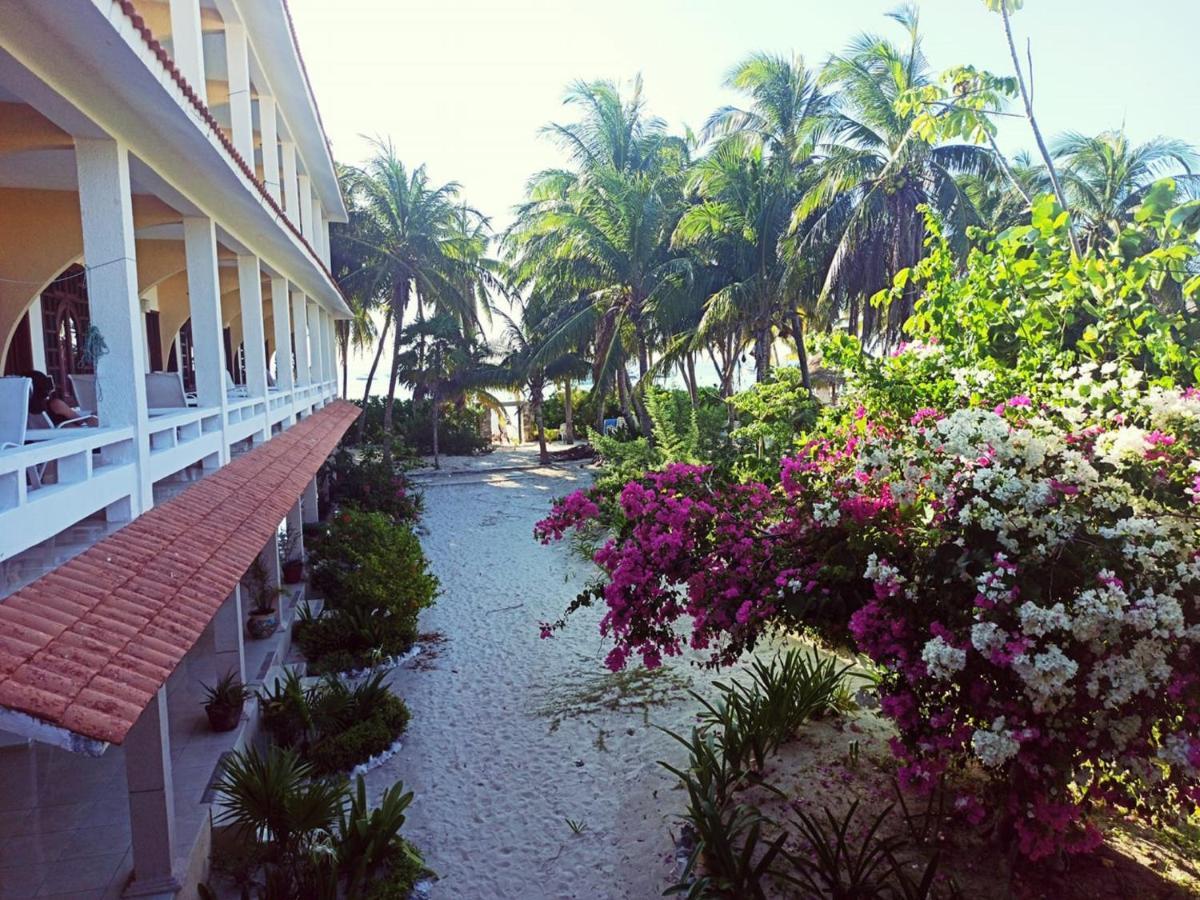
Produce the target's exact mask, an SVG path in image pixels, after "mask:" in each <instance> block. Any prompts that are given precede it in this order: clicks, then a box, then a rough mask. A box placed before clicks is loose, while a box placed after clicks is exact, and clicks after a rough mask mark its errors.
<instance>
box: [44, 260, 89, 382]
mask: <svg viewBox="0 0 1200 900" xmlns="http://www.w3.org/2000/svg"><path fill="white" fill-rule="evenodd" d="M90 324H91V315H90V313H89V311H88V295H87V278H86V277H85V274H84V269H83V266H81V265H78V264H76V265H72V266H70V267H69V268H68V269H67V270H66V271H65V272H63V273H62V274H61V275H59V276H58V277H57V278H55V279H54V281H52V282H50V284H49V285H48V286H47V287H46V289H45V290H44V291H42V339H43V342H44V348H45V353H46V374H47V375H49V376H51V377H52V378H53V379H54V381H55V383H56V384H57V385H58V389H59V390H60V391H62V392H63V393H64V394H67V395H68V396H70V395H71V393H72V392H71V380H70V377H69V376H71V375H87V374H91V373H93V372H94V371H95V368H94V366H93V360H92V359H90V358H89V354H88V353H87V335H88V328H89V326H90ZM70 400H71V401H72V402H74V400H75V398H74V397H73V396H70Z"/></svg>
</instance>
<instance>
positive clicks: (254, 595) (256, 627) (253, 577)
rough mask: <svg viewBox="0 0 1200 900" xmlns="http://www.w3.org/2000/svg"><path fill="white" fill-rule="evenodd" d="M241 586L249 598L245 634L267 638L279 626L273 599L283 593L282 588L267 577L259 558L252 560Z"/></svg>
mask: <svg viewBox="0 0 1200 900" xmlns="http://www.w3.org/2000/svg"><path fill="white" fill-rule="evenodd" d="M242 587H243V589H244V590H245V592H246V595H247V596H248V598H249V600H250V618H249V619H247V620H246V634H247V635H248V636H249V637H251V638H253V639H254V640H262V639H263V638H269V637H270V636H271V635H273V634H274V633H275V629H277V628H278V627H279V611H278V609H277V608H276V605H275V601H276V600H277V599H278V598H279V597H280V596H281V595H283V594H284V593H286V592H285V591H284V590H283V589H282V588H278V587H276V586H275V585H273V584H271V583H270V582H269V580H268V579H267V567H266V566H265V565H263V562H262V560H261V559H256V560H254V562H253V563H251V564H250V568H249V569H248V570H247V571H246V577H245V578H244V579H243V580H242Z"/></svg>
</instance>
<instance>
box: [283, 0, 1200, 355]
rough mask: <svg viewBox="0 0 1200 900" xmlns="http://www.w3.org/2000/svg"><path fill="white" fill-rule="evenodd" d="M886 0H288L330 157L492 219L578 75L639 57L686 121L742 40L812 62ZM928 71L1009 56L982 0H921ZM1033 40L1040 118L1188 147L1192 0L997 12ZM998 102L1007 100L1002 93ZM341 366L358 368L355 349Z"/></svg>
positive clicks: (1052, 126)
mask: <svg viewBox="0 0 1200 900" xmlns="http://www.w3.org/2000/svg"><path fill="white" fill-rule="evenodd" d="M896 5H897V4H896V2H895V0H640V2H639V0H606V2H603V3H598V2H586V3H585V2H582V0H337V2H331V0H289V7H290V9H291V11H292V15H293V17H294V19H295V23H296V29H297V33H298V36H299V41H300V48H301V52H302V54H303V56H304V60H305V64H306V66H307V68H308V72H309V76H310V78H311V80H312V83H313V90H314V92H315V94H316V97H317V102H318V104H319V106H320V109H321V114H322V118H323V120H324V123H325V127H326V129H327V131H328V134H329V138H330V140H331V142H332V144H333V150H334V155H335V156H336V158H337V159H338V160H339V161H341V162H347V163H357V162H361V161H363V160H364V159H365V158H367V157H368V156H369V155H370V153H371V145H370V140H369V139H370V138H372V137H382V138H390V139H391V141H392V142H393V143H394V144H395V147H396V149H397V152H398V153H399V155H400V157H401V158H402V159H403V160H405V161H406V162H407V163H409V164H411V165H417V164H420V163H424V164H426V165H427V167H428V169H429V173H430V175H431V177H432V178H434V179H435V180H437V181H457V182H459V183H460V184H461V185H462V188H463V193H464V196H465V197H466V199H467V200H468V202H470V203H471V204H472V205H473V206H475V207H476V208H478V209H480V210H481V211H483V212H484V213H485V214H486V215H488V216H490V217H492V220H493V223H494V225H495V226H497V227H501V228H502V227H503V226H504V225H506V224H508V222H509V221H510V220H511V209H512V207H513V206H514V204H516V203H517V202H519V200H520V199H521V195H522V190H523V187H524V184H525V181H526V179H527V178H528V177H529V175H531V174H532V173H533V172H535V171H538V170H539V169H542V168H545V167H547V166H552V165H558V164H560V163H561V162H562V161H563V160H562V159H561V157H560V155H559V153H558V151H557V150H556V148H555V147H554V146H553V145H552V144H551V143H550V142H549V141H548V140H547V139H546V138H544V137H541V136H540V135H539V129H540V128H541V127H542V126H543V125H545V124H546V123H548V122H551V121H571V119H572V112H571V110H569V109H565V108H564V107H563V104H562V98H563V93H564V89H565V88H566V86H567V85H568V84H569V83H570V82H572V81H574V80H577V79H585V80H593V79H597V78H604V79H614V80H619V81H628V80H629V79H631V78H633V77H634V76H636V75H638V74H641V76H642V77H643V79H644V82H645V95H646V99H647V102H648V106H649V108H650V111H651V112H653V113H655V114H657V115H659V116H661V117H662V118H664V119H666V120H667V122H668V123H669V124H670V125H671V126H672V127H673V128H676V129H682V128H683V127H684V126H685V125H690V126H691V127H693V128H696V129H699V128H700V127H701V126H702V125H703V123H704V121H705V119H706V118H707V117H708V115H709V114H710V113H711V112H712V111H713V110H714V109H716V108H717V107H718V106H720V105H722V104H724V103H730V102H736V101H737V99H738V98H737V95H736V94H734V93H731V92H729V91H727V90H725V89H723V88H722V81H723V79H724V76H725V74H726V73H727V72H728V71H729V69H730V68H731V67H732V66H733V65H734V64H735V63H736V62H737V61H738V60H740V59H742V58H743V57H744V56H746V55H747V54H749V53H751V52H754V51H760V50H764V51H769V52H776V53H786V54H790V53H798V54H801V55H802V56H804V58H805V59H806V60H807V61H808V62H809V63H810V64H811V65H819V64H820V63H821V62H822V61H824V60H825V59H826V58H827V57H828V56H829V54H831V53H834V52H837V51H840V50H841V49H843V48H844V47H845V45H846V44H847V42H848V40H849V39H850V38H851V37H853V36H854V35H856V34H859V33H862V32H873V33H881V34H885V35H891V36H892V37H893V38H896V39H899V38H900V33H899V29H898V26H896V25H895V24H894V23H891V22H890V21H888V20H887V19H886V18H885V13H886V12H887V11H889V10H891V9H894V8H895V7H896ZM920 10H921V28H922V32H923V33H924V36H925V51H926V54H927V55H928V56H929V58H930V63H931V65H932V67H933V69H934V70H941V69H946V68H950V67H951V66H954V65H958V64H962V63H971V64H974V65H976V66H977V67H980V68H985V69H989V70H991V71H993V72H996V73H1002V74H1008V73H1010V72H1011V68H1012V66H1011V60H1010V58H1009V56H1008V49H1007V45H1006V44H1005V41H1004V35H1003V30H1002V25H1001V20H1000V17H999V16H998V15H996V14H993V13H989V12H987V11H986V9H985V8H984V4H983V0H925V2H923V3H921V4H920ZM1013 24H1014V28H1015V30H1016V34H1017V40H1018V42H1019V44H1020V46H1021V47H1022V50H1023V49H1024V44H1025V40H1026V38H1029V39H1030V40H1031V41H1032V53H1033V60H1034V78H1033V84H1034V105H1035V108H1036V113H1037V116H1038V120H1039V123H1040V124H1041V126H1042V130H1043V131H1044V132H1045V133H1046V134H1047V135H1048V136H1053V135H1054V134H1057V133H1061V132H1064V131H1068V130H1077V131H1082V132H1086V133H1096V132H1099V131H1102V130H1105V129H1109V128H1119V127H1122V126H1124V128H1125V129H1126V130H1127V131H1128V132H1129V134H1130V135H1131V136H1132V137H1133V138H1134V139H1135V140H1138V141H1142V140H1146V139H1148V138H1151V137H1154V136H1156V135H1159V134H1168V135H1170V136H1173V137H1178V138H1183V139H1185V140H1188V141H1190V142H1192V143H1194V144H1196V145H1198V146H1200V68H1197V65H1196V59H1197V36H1198V35H1200V2H1197V0H1139V2H1128V0H1026V2H1025V8H1024V9H1022V10H1021V11H1020V12H1019V13H1017V14H1016V15H1015V16H1014V18H1013ZM1014 109H1015V107H1014ZM999 142H1000V145H1001V147H1003V148H1004V149H1005V150H1006V151H1008V152H1014V151H1016V150H1019V149H1032V148H1033V142H1032V138H1031V136H1030V134H1029V131H1028V128H1027V126H1026V124H1025V122H1024V120H1022V119H1006V120H1003V121H1002V122H1001V133H1000V136H999ZM356 368H358V367H357V366H356Z"/></svg>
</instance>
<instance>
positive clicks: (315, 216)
mask: <svg viewBox="0 0 1200 900" xmlns="http://www.w3.org/2000/svg"><path fill="white" fill-rule="evenodd" d="M309 187H310V189H311V190H312V200H311V201H310V202H309V207H308V208H309V211H310V212H311V213H312V237H310V238H309V239H308V242H309V243H310V244H312V247H313V249H314V250H316V251H317V258H318V259H324V258H325V250H324V249H323V247H322V246H321V222H322V220H324V218H325V214H324V212H323V211H322V210H321V199H320V196H319V195H318V194H317V188H316V185H314V184H311V183H310V184H309Z"/></svg>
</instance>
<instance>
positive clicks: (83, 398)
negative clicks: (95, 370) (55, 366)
mask: <svg viewBox="0 0 1200 900" xmlns="http://www.w3.org/2000/svg"><path fill="white" fill-rule="evenodd" d="M67 378H69V379H70V380H71V393H73V394H74V395H75V403H76V405H77V406H78V407H79V411H80V412H81V413H84V414H88V413H95V412H96V411H97V410H98V409H99V408H100V407H99V406H98V405H97V404H96V376H95V375H75V374H70V375H67Z"/></svg>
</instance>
